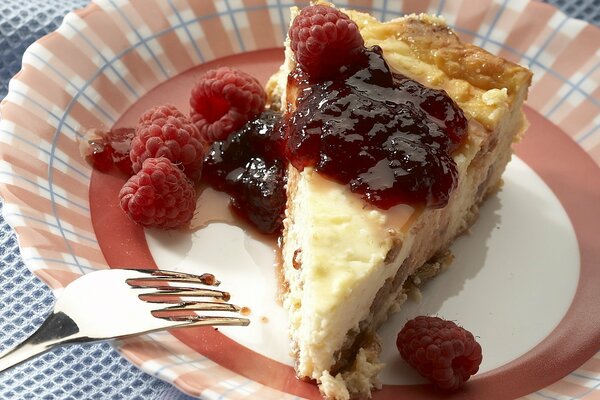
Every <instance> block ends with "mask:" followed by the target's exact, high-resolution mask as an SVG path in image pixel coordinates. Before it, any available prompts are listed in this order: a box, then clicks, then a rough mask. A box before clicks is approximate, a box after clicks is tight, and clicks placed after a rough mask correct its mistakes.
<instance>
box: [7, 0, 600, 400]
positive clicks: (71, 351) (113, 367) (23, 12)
mask: <svg viewBox="0 0 600 400" xmlns="http://www.w3.org/2000/svg"><path fill="white" fill-rule="evenodd" d="M198 1H208V0H198ZM548 2H549V3H552V4H554V5H556V6H557V7H559V8H560V9H562V10H563V11H564V12H565V13H567V14H568V15H569V16H572V17H576V18H581V19H584V20H586V21H588V22H592V23H595V24H597V25H600V0H551V1H548ZM87 3H88V0H0V99H1V98H3V97H4V96H5V95H6V92H7V87H8V81H9V79H10V78H11V77H12V76H13V75H14V74H15V73H16V72H17V71H18V70H19V68H20V66H21V57H22V55H23V52H24V51H25V49H26V48H27V46H28V45H29V44H31V43H32V42H33V41H35V40H37V39H38V38H40V37H41V36H43V35H44V34H46V33H48V32H51V31H53V30H54V29H56V28H57V27H58V25H59V24H60V22H61V20H62V18H63V16H64V15H65V14H66V13H67V12H68V11H70V10H72V9H74V8H80V7H83V6H85V5H86V4H87ZM0 207H1V203H0ZM53 303H54V298H53V296H52V293H51V291H50V289H48V288H47V287H46V286H45V285H44V284H43V283H42V282H40V281H39V280H38V279H37V278H36V277H34V275H33V274H32V273H31V272H29V270H28V269H27V268H26V267H25V265H24V264H23V261H22V259H21V256H20V254H19V250H18V247H17V240H16V236H15V233H14V232H13V231H12V229H11V228H10V227H9V226H8V225H7V224H6V222H5V221H4V219H3V218H2V216H1V215H0V327H1V328H0V351H1V350H4V349H5V348H7V347H12V346H14V345H16V344H17V343H19V342H21V341H23V340H24V339H25V338H26V337H28V336H29V335H30V334H31V333H32V332H33V331H34V330H35V328H36V327H38V326H39V325H40V324H41V323H42V321H43V320H44V318H45V316H46V315H47V314H48V313H49V312H50V310H51V308H52V305H53ZM188 398H189V397H188V396H186V395H184V394H182V393H181V392H179V391H178V390H177V389H175V388H173V387H172V386H170V385H168V384H166V383H164V382H162V381H160V380H158V379H157V378H154V377H151V376H149V375H147V374H145V373H143V372H141V371H140V370H138V369H137V368H136V367H134V366H132V365H131V364H129V362H128V361H126V360H125V359H123V358H122V357H121V356H120V355H119V354H118V353H117V352H116V351H115V350H114V349H113V348H112V347H111V346H110V345H109V344H107V343H103V344H88V345H80V346H72V347H65V348H59V349H56V350H53V351H51V352H49V353H47V354H45V355H43V356H41V357H39V358H36V359H35V360H33V361H30V362H28V363H25V364H23V365H21V366H19V367H17V368H15V369H13V370H10V371H8V372H5V373H2V374H0V399H15V400H20V399H149V400H150V399H167V400H175V399H188Z"/></svg>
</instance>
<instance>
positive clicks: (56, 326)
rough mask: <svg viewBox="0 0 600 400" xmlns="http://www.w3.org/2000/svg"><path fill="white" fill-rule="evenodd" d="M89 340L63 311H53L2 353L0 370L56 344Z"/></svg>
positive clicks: (0, 355)
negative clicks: (24, 337)
mask: <svg viewBox="0 0 600 400" xmlns="http://www.w3.org/2000/svg"><path fill="white" fill-rule="evenodd" d="M82 341H87V340H86V338H85V337H83V336H82V335H81V334H80V333H79V327H78V326H77V324H75V322H73V320H72V319H71V318H69V317H68V316H67V315H66V314H64V313H62V312H58V313H52V314H51V315H50V316H49V317H48V318H47V319H46V320H45V321H44V323H43V324H42V325H41V326H40V327H39V328H38V329H37V330H36V331H35V332H34V333H33V335H31V336H30V337H29V338H28V339H26V340H25V341H24V342H22V343H21V344H19V345H17V346H16V347H14V348H12V349H8V350H5V351H3V352H2V353H0V372H2V371H5V370H7V369H9V368H11V367H13V366H15V365H17V364H20V363H22V362H23V361H26V360H28V359H30V358H31V357H34V356H36V355H38V354H42V353H45V352H46V351H48V350H50V349H51V348H53V347H55V346H59V345H61V344H66V343H70V342H82Z"/></svg>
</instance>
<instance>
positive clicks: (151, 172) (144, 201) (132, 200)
mask: <svg viewBox="0 0 600 400" xmlns="http://www.w3.org/2000/svg"><path fill="white" fill-rule="evenodd" d="M119 202H120V204H121V208H122V209H123V211H125V213H126V214H127V215H128V216H129V218H130V219H131V220H132V221H134V222H136V223H138V224H140V225H142V226H146V227H155V228H162V229H173V228H177V227H180V226H183V225H185V224H187V223H188V222H190V220H191V219H192V216H193V215H194V211H195V209H196V193H195V191H194V187H193V186H192V184H191V183H190V181H189V180H188V179H187V178H186V176H185V175H184V173H183V172H182V171H181V170H180V169H179V168H177V167H175V166H174V165H173V163H172V162H171V161H170V160H169V159H168V158H165V157H160V158H148V159H146V160H145V161H144V163H143V164H142V168H141V169H140V171H139V172H138V173H137V174H135V175H133V176H132V177H131V178H129V180H128V181H127V182H126V183H125V185H124V186H123V188H122V189H121V191H120V192H119Z"/></svg>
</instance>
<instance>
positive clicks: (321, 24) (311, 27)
mask: <svg viewBox="0 0 600 400" xmlns="http://www.w3.org/2000/svg"><path fill="white" fill-rule="evenodd" d="M289 35H290V42H291V43H290V44H291V48H292V51H293V52H294V55H295V57H296V62H297V63H298V65H299V66H300V67H301V68H302V69H303V70H304V71H305V72H306V73H307V74H308V75H309V76H310V78H312V79H321V78H327V77H329V76H332V75H334V74H336V73H337V72H339V70H340V68H341V67H343V66H344V65H349V64H351V63H352V61H353V59H354V57H356V55H357V54H360V53H361V52H362V50H363V49H364V40H363V38H362V36H361V35H360V31H359V30H358V26H357V25H356V23H354V21H352V20H351V19H350V18H349V17H348V16H347V15H346V14H344V13H343V12H341V11H340V10H337V9H335V8H333V7H329V6H325V5H314V6H308V7H305V8H303V9H302V11H300V14H298V16H297V17H296V18H294V21H293V22H292V26H291V27H290V31H289Z"/></svg>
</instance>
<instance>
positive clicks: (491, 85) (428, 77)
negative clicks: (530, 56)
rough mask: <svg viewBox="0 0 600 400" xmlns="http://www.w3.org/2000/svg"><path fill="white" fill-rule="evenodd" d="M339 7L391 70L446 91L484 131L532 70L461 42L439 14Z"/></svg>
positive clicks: (517, 95) (272, 86)
mask: <svg viewBox="0 0 600 400" xmlns="http://www.w3.org/2000/svg"><path fill="white" fill-rule="evenodd" d="M315 3H318V4H327V5H330V4H329V3H327V2H323V1H318V2H315ZM342 11H343V12H344V13H346V14H347V15H348V16H349V17H350V18H351V19H352V20H353V21H354V22H355V23H356V24H357V25H358V27H359V30H360V33H361V35H362V37H363V39H364V41H365V46H366V47H370V46H373V45H378V46H380V47H381V48H382V49H383V52H384V57H385V59H386V61H387V63H388V64H389V65H390V67H391V68H392V69H394V70H396V71H398V72H401V73H402V74H404V75H406V76H408V77H409V78H412V79H415V80H417V81H419V82H420V83H422V84H424V85H426V86H429V87H433V88H441V89H444V90H445V91H446V92H447V93H448V95H449V96H450V97H451V98H452V99H453V100H454V101H455V102H456V103H457V104H458V105H459V106H460V108H461V109H462V110H463V111H464V112H465V113H466V114H468V117H470V118H473V119H475V120H476V121H478V122H479V123H481V124H482V125H483V126H484V127H485V128H487V129H488V130H493V129H494V127H495V125H496V124H497V123H498V122H499V121H500V120H501V119H502V115H503V113H504V112H508V111H510V109H511V108H512V105H513V104H515V102H516V103H517V104H521V102H522V100H523V99H524V97H525V96H526V93H527V88H528V87H529V85H530V83H531V77H532V73H531V71H529V70H528V69H526V68H524V67H522V66H520V65H518V64H515V63H513V62H511V61H508V60H505V59H503V58H501V57H498V56H495V55H493V54H491V53H489V52H487V51H485V50H483V49H481V48H479V47H477V46H475V45H472V44H470V43H465V42H463V41H461V40H460V38H459V37H458V36H457V35H456V33H454V31H452V29H450V28H449V27H448V25H447V24H446V22H445V21H444V19H443V18H440V17H436V16H432V15H428V14H419V15H416V14H411V15H407V16H404V17H401V18H397V19H393V20H391V21H388V22H380V21H378V20H377V19H376V18H375V17H373V16H371V15H369V14H366V13H362V12H359V11H354V10H342ZM296 13H297V9H296V10H292V19H293V17H294V15H295V14H296ZM288 47H289V46H288ZM290 58H293V57H286V59H290ZM284 67H285V65H284V66H282V71H281V72H282V73H285V72H283V69H284ZM289 70H290V66H288V68H287V72H289ZM285 74H286V75H287V73H285ZM280 79H281V77H280ZM281 83H282V82H281V81H280V83H279V84H278V83H277V81H276V80H275V79H272V80H271V81H270V82H269V84H268V85H267V90H268V92H270V94H271V98H272V99H273V98H275V99H277V98H278V96H277V95H278V94H280V93H278V88H277V86H279V87H281Z"/></svg>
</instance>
